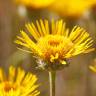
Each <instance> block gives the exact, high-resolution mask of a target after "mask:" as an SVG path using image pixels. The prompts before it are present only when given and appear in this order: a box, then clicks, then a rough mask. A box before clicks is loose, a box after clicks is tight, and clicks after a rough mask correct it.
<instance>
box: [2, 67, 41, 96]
mask: <svg viewBox="0 0 96 96" xmlns="http://www.w3.org/2000/svg"><path fill="white" fill-rule="evenodd" d="M36 81H37V77H36V76H35V75H33V74H31V73H27V74H26V73H25V71H24V70H22V69H20V68H18V69H17V70H16V69H15V68H14V67H12V66H11V67H10V68H9V73H8V76H6V74H5V72H4V71H3V70H2V69H1V68H0V96H37V95H38V94H39V93H40V92H39V91H38V90H36V88H37V87H38V85H35V82H36Z"/></svg>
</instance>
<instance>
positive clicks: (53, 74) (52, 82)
mask: <svg viewBox="0 0 96 96" xmlns="http://www.w3.org/2000/svg"><path fill="white" fill-rule="evenodd" d="M55 78H56V72H55V71H50V72H49V83H50V96H55Z"/></svg>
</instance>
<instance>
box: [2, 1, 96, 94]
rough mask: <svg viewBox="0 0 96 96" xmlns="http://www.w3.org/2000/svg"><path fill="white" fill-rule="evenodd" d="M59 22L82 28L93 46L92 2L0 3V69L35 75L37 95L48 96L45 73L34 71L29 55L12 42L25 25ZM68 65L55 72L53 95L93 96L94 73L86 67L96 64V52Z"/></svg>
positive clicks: (95, 17) (95, 8) (95, 18)
mask: <svg viewBox="0 0 96 96" xmlns="http://www.w3.org/2000/svg"><path fill="white" fill-rule="evenodd" d="M53 18H54V19H55V20H58V19H63V20H64V21H65V22H66V25H67V27H69V28H70V30H71V29H72V27H73V26H74V25H78V26H81V27H83V28H85V29H86V30H87V31H88V32H89V34H90V35H91V37H92V38H93V40H94V45H93V47H96V0H13V1H12V0H0V66H1V67H3V68H4V69H5V70H8V66H10V65H12V64H13V65H14V66H21V67H22V68H24V69H25V70H26V71H31V72H32V73H34V74H36V75H37V77H38V78H39V79H38V82H39V83H40V84H41V86H40V87H39V90H40V91H41V94H40V96H49V82H48V73H47V72H45V71H42V70H38V69H37V68H36V66H37V65H36V62H35V60H34V59H33V58H32V55H31V54H28V53H26V52H22V51H20V50H18V49H17V48H16V44H14V40H15V38H16V35H17V34H19V31H20V29H24V28H25V23H28V22H31V21H32V22H35V20H39V19H48V20H49V21H51V20H52V19H53ZM69 62H70V65H69V66H68V67H66V68H65V69H63V70H61V71H58V72H57V78H56V96H96V73H93V72H91V71H90V70H89V68H88V66H89V65H91V64H93V65H94V64H96V51H95V52H91V53H89V54H84V55H79V56H76V57H73V58H71V59H70V60H69Z"/></svg>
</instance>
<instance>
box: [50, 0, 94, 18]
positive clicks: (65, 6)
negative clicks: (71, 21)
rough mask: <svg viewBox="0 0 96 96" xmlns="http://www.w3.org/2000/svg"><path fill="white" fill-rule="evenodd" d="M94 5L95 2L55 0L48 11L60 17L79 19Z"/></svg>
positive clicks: (90, 0)
mask: <svg viewBox="0 0 96 96" xmlns="http://www.w3.org/2000/svg"><path fill="white" fill-rule="evenodd" d="M95 4H96V0H55V2H54V3H53V4H52V6H49V9H50V10H52V11H54V12H57V13H59V14H60V15H61V16H70V17H80V16H82V15H83V14H84V13H86V11H88V10H90V9H91V8H92V6H93V5H95Z"/></svg>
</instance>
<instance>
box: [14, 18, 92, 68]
mask: <svg viewBox="0 0 96 96" xmlns="http://www.w3.org/2000/svg"><path fill="white" fill-rule="evenodd" d="M50 27H51V28H49V24H48V21H47V20H44V21H42V20H40V21H36V25H34V24H33V23H30V24H26V28H27V30H28V31H29V33H30V34H29V36H28V35H27V34H26V33H25V32H24V31H23V30H22V31H20V33H21V36H17V40H16V41H15V43H17V44H19V45H21V46H24V47H26V48H27V51H29V52H32V53H33V54H34V55H35V56H37V57H38V58H40V60H41V59H42V60H43V61H46V62H47V64H48V66H51V67H52V66H54V64H55V65H57V66H59V65H60V64H61V65H62V66H63V65H66V59H68V58H70V57H73V56H75V55H78V54H81V53H88V52H90V51H92V50H94V48H90V47H91V46H92V43H93V40H92V39H91V37H90V36H89V34H88V33H87V32H86V31H85V30H84V29H83V28H80V27H77V26H75V27H74V28H73V29H72V30H71V31H69V29H68V28H65V23H64V22H63V20H58V21H56V22H55V21H54V20H52V23H51V25H50ZM31 36H32V37H31ZM19 48H20V47H19ZM39 63H40V65H41V66H42V63H41V62H39ZM59 63H60V64H59ZM44 64H45V63H44ZM44 64H43V65H44ZM48 66H47V67H48ZM49 69H50V67H49Z"/></svg>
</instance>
